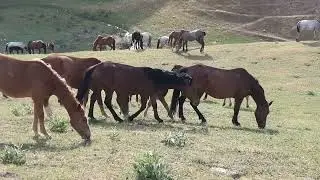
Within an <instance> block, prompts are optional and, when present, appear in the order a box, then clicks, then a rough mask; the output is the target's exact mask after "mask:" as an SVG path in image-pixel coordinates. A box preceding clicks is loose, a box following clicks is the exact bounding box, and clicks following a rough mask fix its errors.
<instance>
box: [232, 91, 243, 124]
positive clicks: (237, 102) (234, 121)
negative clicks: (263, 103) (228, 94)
mask: <svg viewBox="0 0 320 180" xmlns="http://www.w3.org/2000/svg"><path fill="white" fill-rule="evenodd" d="M234 101H235V103H234V113H233V117H232V124H234V125H235V126H240V123H239V122H238V114H239V110H240V106H241V103H242V101H243V97H241V98H239V97H235V98H234Z"/></svg>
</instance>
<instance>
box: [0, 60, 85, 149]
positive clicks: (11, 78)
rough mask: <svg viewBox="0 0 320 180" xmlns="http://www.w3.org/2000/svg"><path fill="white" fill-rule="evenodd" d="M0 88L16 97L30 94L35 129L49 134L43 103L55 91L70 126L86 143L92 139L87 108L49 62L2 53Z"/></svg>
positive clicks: (8, 94)
mask: <svg viewBox="0 0 320 180" xmlns="http://www.w3.org/2000/svg"><path fill="white" fill-rule="evenodd" d="M0 91H1V92H3V93H4V94H5V95H7V96H10V97H14V98H24V97H31V98H32V100H33V103H34V121H33V131H34V134H35V137H39V133H38V123H39V124H40V132H41V133H42V134H44V135H45V136H46V137H48V138H50V135H49V134H48V133H47V131H46V129H45V126H44V113H43V106H44V102H45V100H46V99H48V98H49V97H50V96H51V95H56V96H57V97H58V98H59V100H60V102H61V104H62V105H63V106H64V107H65V108H66V110H67V112H68V114H69V116H70V123H71V126H72V127H73V128H74V129H75V130H76V131H77V132H78V133H79V134H80V136H81V137H82V138H83V139H84V140H85V142H86V143H88V142H89V141H90V136H91V133H90V129H89V126H88V121H87V118H86V117H85V115H84V110H83V108H82V107H81V105H80V103H79V102H78V101H77V100H76V99H75V98H74V96H73V94H72V92H71V91H70V89H69V86H68V85H67V84H66V83H65V81H64V80H63V79H62V78H61V77H60V76H59V75H58V74H57V72H56V71H54V70H53V69H52V68H51V67H50V66H48V65H47V64H45V63H44V62H43V61H41V60H39V61H38V60H34V61H21V60H17V59H14V58H11V57H8V56H4V55H0Z"/></svg>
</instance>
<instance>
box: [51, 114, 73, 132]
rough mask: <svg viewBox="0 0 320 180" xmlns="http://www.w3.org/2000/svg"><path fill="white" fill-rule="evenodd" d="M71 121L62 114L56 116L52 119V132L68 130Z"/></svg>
mask: <svg viewBox="0 0 320 180" xmlns="http://www.w3.org/2000/svg"><path fill="white" fill-rule="evenodd" d="M68 124H69V122H68V121H67V120H66V119H65V118H64V117H62V116H54V117H52V118H51V119H50V130H51V131H52V132H57V133H64V132H67V128H68Z"/></svg>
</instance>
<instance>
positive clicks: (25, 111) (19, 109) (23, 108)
mask: <svg viewBox="0 0 320 180" xmlns="http://www.w3.org/2000/svg"><path fill="white" fill-rule="evenodd" d="M11 112H12V114H13V115H15V116H26V115H30V114H32V113H33V110H32V108H31V105H29V104H26V103H22V104H15V105H14V106H12V107H11Z"/></svg>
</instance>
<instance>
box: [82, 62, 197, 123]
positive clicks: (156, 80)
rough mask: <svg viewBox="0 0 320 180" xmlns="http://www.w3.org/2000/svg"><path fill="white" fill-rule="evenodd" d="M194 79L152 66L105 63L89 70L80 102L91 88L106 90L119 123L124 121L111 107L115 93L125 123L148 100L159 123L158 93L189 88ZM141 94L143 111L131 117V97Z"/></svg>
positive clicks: (107, 99)
mask: <svg viewBox="0 0 320 180" xmlns="http://www.w3.org/2000/svg"><path fill="white" fill-rule="evenodd" d="M191 80H192V78H191V77H190V76H189V75H187V74H186V73H173V72H169V71H163V70H160V69H152V68H149V67H133V66H129V65H125V64H119V63H112V62H103V63H100V64H97V65H95V66H92V67H90V68H89V69H88V70H87V72H86V74H85V76H84V80H83V83H82V85H81V87H80V88H79V90H78V93H77V96H76V97H77V99H78V100H79V101H80V102H81V101H82V99H83V97H84V95H85V94H86V92H87V91H88V90H89V88H90V89H91V90H92V91H93V95H94V94H95V92H100V91H101V90H104V91H105V93H106V98H105V101H104V102H105V104H106V106H107V107H108V109H109V110H110V112H111V114H112V115H113V117H114V119H115V120H116V121H118V122H122V121H123V120H122V119H121V118H120V117H119V116H118V115H117V113H116V112H115V111H114V109H113V107H112V104H111V102H112V94H113V92H114V91H115V92H116V93H117V102H118V105H119V106H120V110H121V112H122V114H123V115H124V118H125V119H126V120H129V121H132V120H133V119H134V118H135V117H137V116H138V115H139V114H140V113H141V112H142V111H143V110H144V109H145V108H146V104H147V101H148V98H149V97H150V98H151V101H152V107H153V110H154V117H155V119H156V120H158V122H163V120H162V119H160V117H159V115H158V112H157V102H156V98H157V93H158V92H161V90H163V89H168V88H177V89H181V90H182V89H183V88H185V87H186V86H189V85H190V83H191ZM132 94H139V95H140V97H141V107H140V109H139V110H138V111H137V112H136V113H134V114H133V115H131V116H129V107H128V103H129V96H130V95H132Z"/></svg>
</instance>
